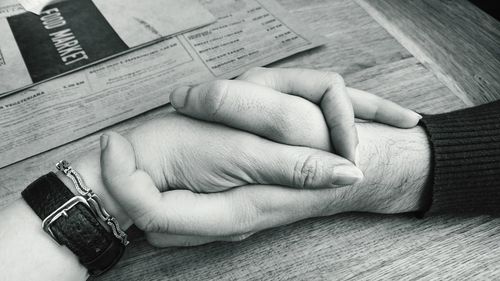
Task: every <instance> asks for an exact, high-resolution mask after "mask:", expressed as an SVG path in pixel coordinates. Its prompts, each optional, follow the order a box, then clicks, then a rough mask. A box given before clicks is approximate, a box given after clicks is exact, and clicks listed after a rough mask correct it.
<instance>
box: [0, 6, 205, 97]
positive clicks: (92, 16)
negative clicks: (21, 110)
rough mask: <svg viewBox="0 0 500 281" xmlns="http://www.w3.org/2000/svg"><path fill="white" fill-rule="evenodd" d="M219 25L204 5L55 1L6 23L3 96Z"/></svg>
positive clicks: (0, 73)
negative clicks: (149, 46) (187, 32)
mask: <svg viewBox="0 0 500 281" xmlns="http://www.w3.org/2000/svg"><path fill="white" fill-rule="evenodd" d="M33 3H38V2H37V1H35V2H33ZM0 5H1V4H0ZM214 21H215V17H214V16H213V15H212V14H211V13H210V12H209V11H208V10H207V9H206V8H204V7H203V5H201V4H200V3H199V2H198V0H183V1H179V0H161V1H159V0H141V1H135V0H128V1H125V0H78V1H72V0H66V1H56V2H54V1H52V2H51V3H50V4H49V5H47V6H45V7H44V8H43V10H42V11H41V12H40V15H36V14H34V13H31V12H24V13H21V14H17V15H12V16H9V17H6V18H0V52H1V53H2V55H1V57H2V62H3V63H2V64H1V65H0V96H2V94H3V95H8V94H11V93H14V92H15V91H17V90H20V89H23V88H26V87H28V86H30V85H32V84H35V83H40V82H43V81H46V80H48V79H52V78H54V77H57V76H60V75H63V74H65V73H69V72H71V71H75V70H78V69H81V68H83V67H86V66H89V65H92V64H96V63H98V62H101V61H103V60H105V59H109V58H112V57H113V56H117V55H120V54H124V53H127V52H130V51H131V50H134V49H136V48H138V47H141V46H144V45H147V44H152V43H153V42H156V41H158V40H161V39H164V38H165V37H167V36H171V35H174V34H177V33H180V32H183V31H187V30H192V29H195V28H198V27H201V26H204V25H207V24H209V23H213V22H214ZM13 77H17V79H12V78H13Z"/></svg>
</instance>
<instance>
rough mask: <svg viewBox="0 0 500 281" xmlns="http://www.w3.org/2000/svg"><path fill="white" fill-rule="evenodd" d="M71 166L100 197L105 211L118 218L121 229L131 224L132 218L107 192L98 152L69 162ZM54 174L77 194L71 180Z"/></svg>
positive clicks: (60, 173) (58, 173) (61, 174)
mask: <svg viewBox="0 0 500 281" xmlns="http://www.w3.org/2000/svg"><path fill="white" fill-rule="evenodd" d="M71 165H72V166H73V168H74V169H75V170H76V171H77V172H78V173H79V174H80V176H81V177H82V179H83V181H84V182H85V184H86V185H87V186H88V187H89V188H90V189H92V191H93V192H94V193H95V194H97V196H99V198H101V200H102V201H103V204H104V208H105V209H106V211H107V212H108V213H109V214H110V215H111V216H113V217H115V218H116V219H117V220H118V223H119V224H120V226H121V228H122V229H123V230H126V229H128V228H129V227H130V226H131V225H132V220H131V219H130V218H129V216H128V215H127V213H126V212H125V211H124V210H123V208H122V207H121V206H120V204H119V203H118V202H117V201H116V200H115V199H114V198H113V197H112V196H111V195H110V194H109V192H108V191H107V189H106V187H105V186H104V183H103V181H102V178H101V166H100V161H99V153H97V152H96V153H90V154H88V155H86V156H84V157H82V158H80V159H78V160H77V161H75V162H74V163H72V164H71ZM56 175H57V176H58V177H59V179H61V181H63V183H64V184H65V185H66V186H67V187H68V188H69V189H70V190H71V192H73V193H74V194H75V195H79V194H78V192H77V191H76V188H75V186H74V184H73V182H72V181H71V180H70V179H69V178H68V177H67V176H66V175H64V174H63V173H62V172H57V173H56Z"/></svg>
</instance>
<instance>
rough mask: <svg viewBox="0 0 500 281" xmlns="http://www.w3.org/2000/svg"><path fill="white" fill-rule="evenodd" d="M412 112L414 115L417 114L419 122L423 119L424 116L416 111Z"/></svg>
mask: <svg viewBox="0 0 500 281" xmlns="http://www.w3.org/2000/svg"><path fill="white" fill-rule="evenodd" d="M412 112H413V114H415V116H417V118H418V120H420V119H422V118H423V117H422V115H420V114H418V113H416V112H415V111H412Z"/></svg>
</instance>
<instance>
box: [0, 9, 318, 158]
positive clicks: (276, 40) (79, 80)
mask: <svg viewBox="0 0 500 281" xmlns="http://www.w3.org/2000/svg"><path fill="white" fill-rule="evenodd" d="M201 3H203V4H204V5H205V7H206V8H208V9H209V10H210V11H211V12H212V14H214V15H215V16H216V17H217V21H216V23H214V24H212V25H209V26H206V27H203V28H200V29H197V30H193V31H190V32H187V33H185V34H182V35H179V36H176V37H173V38H170V39H168V40H165V41H161V42H159V43H157V44H154V45H151V46H148V47H146V48H143V49H140V50H137V51H135V52H133V53H129V54H126V55H124V56H121V57H118V58H114V59H112V60H109V61H106V62H104V63H101V64H99V65H95V66H92V67H90V68H87V69H84V70H82V71H79V72H75V73H72V74H70V75H67V76H64V77H61V78H59V79H55V80H51V81H48V82H46V83H43V84H40V85H38V86H35V87H32V88H30V89H28V90H25V91H23V92H20V93H17V94H15V95H11V96H8V97H5V98H3V99H0V130H1V134H0V167H3V166H6V165H9V164H11V163H14V162H16V161H19V160H22V159H25V158H27V157H30V156H32V155H35V154H38V153H41V152H43V151H46V150H48V149H51V148H53V147H56V146H59V145H62V144H65V143H67V142H70V141H73V140H75V139H77V138H80V137H83V136H86V135H88V134H91V133H93V132H96V131H98V130H100V129H103V128H105V127H108V126H110V125H113V124H115V123H117V122H120V121H123V120H125V119H128V118H131V117H133V116H136V115H138V114H140V113H143V112H145V111H148V110H151V109H153V108H156V107H159V106H162V105H165V104H167V103H168V102H169V100H168V98H169V94H170V92H171V91H172V90H173V89H174V88H176V87H179V86H182V85H193V84H196V83H200V82H203V81H207V80H212V79H222V78H231V77H234V76H237V75H239V74H241V73H242V72H244V71H245V70H247V69H248V68H250V67H253V66H263V65H266V64H269V63H271V62H274V61H276V60H279V59H282V58H285V57H287V56H290V55H292V54H295V53H298V52H301V51H304V50H307V49H310V48H313V47H316V46H319V45H321V44H322V43H323V41H324V40H323V37H321V36H318V35H316V34H315V33H314V32H313V31H312V30H310V29H309V28H307V26H306V25H305V24H303V23H301V22H300V21H299V20H298V19H296V18H295V17H292V16H291V15H290V14H289V13H288V12H287V11H285V10H284V9H283V8H282V7H281V6H280V5H279V4H277V3H276V2H275V1H274V0H217V1H210V0H206V1H201Z"/></svg>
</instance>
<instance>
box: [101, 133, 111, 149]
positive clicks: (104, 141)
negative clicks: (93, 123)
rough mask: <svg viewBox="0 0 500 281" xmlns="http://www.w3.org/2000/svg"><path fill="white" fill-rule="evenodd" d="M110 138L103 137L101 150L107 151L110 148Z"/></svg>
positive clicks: (104, 135)
mask: <svg viewBox="0 0 500 281" xmlns="http://www.w3.org/2000/svg"><path fill="white" fill-rule="evenodd" d="M108 141H109V136H108V135H106V134H103V135H101V140H100V143H101V150H105V149H106V147H108Z"/></svg>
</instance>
